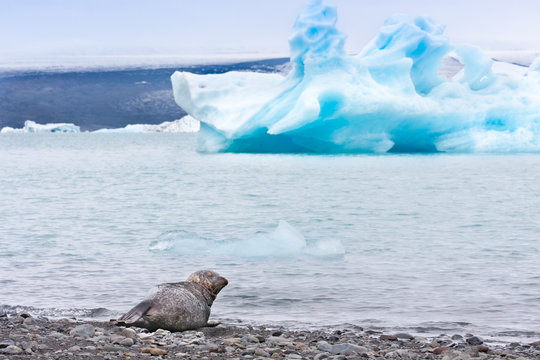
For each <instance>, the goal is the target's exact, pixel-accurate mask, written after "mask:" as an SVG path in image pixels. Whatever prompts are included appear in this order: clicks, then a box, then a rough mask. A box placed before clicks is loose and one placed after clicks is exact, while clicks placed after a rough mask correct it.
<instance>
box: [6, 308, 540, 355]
mask: <svg viewBox="0 0 540 360" xmlns="http://www.w3.org/2000/svg"><path fill="white" fill-rule="evenodd" d="M0 359H133V360H134V359H239V360H241V359H246V360H247V359H290V360H293V359H314V360H323V359H332V360H345V359H441V360H460V359H463V360H465V359H517V360H523V359H540V339H539V341H535V342H532V343H529V344H521V343H510V344H505V345H492V344H485V343H484V341H483V340H482V339H481V338H480V337H477V336H474V335H473V334H464V335H459V334H441V335H440V336H437V337H432V338H426V337H421V336H415V334H408V333H397V334H386V333H382V332H380V331H376V330H370V329H363V328H361V327H357V328H355V329H343V330H331V331H328V332H326V331H324V330H305V331H297V330H289V329H286V328H282V327H265V326H259V327H253V326H250V325H242V324H241V323H240V324H235V325H228V324H219V325H217V326H215V327H207V328H203V329H199V330H197V331H185V332H178V333H171V332H170V331H167V330H163V329H159V330H157V331H155V332H148V331H147V330H146V329H140V328H135V327H133V328H126V327H122V326H117V325H116V323H115V322H114V321H112V320H111V321H110V322H93V321H92V322H85V321H81V320H76V319H67V318H63V319H54V320H53V319H47V318H44V317H37V318H36V317H33V316H32V315H30V314H29V313H26V312H22V313H18V314H9V315H8V314H2V315H1V317H0Z"/></svg>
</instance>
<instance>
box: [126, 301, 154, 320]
mask: <svg viewBox="0 0 540 360" xmlns="http://www.w3.org/2000/svg"><path fill="white" fill-rule="evenodd" d="M151 308H152V300H143V301H141V302H140V303H139V305H137V306H135V307H134V308H133V309H131V310H129V311H128V312H127V313H125V314H124V315H122V317H121V318H120V319H118V321H119V322H123V323H126V324H128V325H129V324H134V323H136V322H137V321H139V320H141V319H142V317H143V316H144V315H146V313H147V312H148V310H150V309H151Z"/></svg>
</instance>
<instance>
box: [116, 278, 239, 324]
mask: <svg viewBox="0 0 540 360" xmlns="http://www.w3.org/2000/svg"><path fill="white" fill-rule="evenodd" d="M228 283H229V282H228V281H227V279H225V278H224V277H222V276H220V275H219V274H218V273H216V272H214V271H210V270H201V271H197V272H194V273H193V274H191V275H190V276H189V277H188V278H187V280H186V281H181V282H176V283H164V284H159V285H158V286H157V287H156V288H155V289H154V291H153V292H152V293H151V295H149V296H148V297H147V298H146V299H144V300H143V301H141V302H140V303H139V304H138V305H137V306H135V307H134V308H133V309H131V310H129V311H128V312H127V313H125V314H124V315H122V317H120V319H118V324H119V325H126V326H137V327H142V328H146V329H148V330H150V331H156V330H157V329H165V330H169V331H184V330H194V329H198V328H201V327H205V326H207V324H208V317H209V316H210V307H211V306H212V303H213V302H214V300H215V299H216V296H217V294H218V293H219V292H220V291H221V289H223V288H224V287H225V286H226V285H227V284H228Z"/></svg>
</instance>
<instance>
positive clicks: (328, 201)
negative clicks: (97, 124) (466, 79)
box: [0, 133, 540, 340]
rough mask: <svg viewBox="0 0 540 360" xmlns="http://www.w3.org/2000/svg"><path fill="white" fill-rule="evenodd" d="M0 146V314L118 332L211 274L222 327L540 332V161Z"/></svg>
mask: <svg viewBox="0 0 540 360" xmlns="http://www.w3.org/2000/svg"><path fill="white" fill-rule="evenodd" d="M195 148H196V135H195V134H96V133H94V134H91V133H80V134H2V135H1V136H0V169H1V171H0V287H1V289H2V290H1V292H0V306H1V309H0V311H2V310H3V311H15V310H17V309H21V308H24V309H28V310H30V311H31V312H32V311H33V312H35V313H40V314H44V315H48V316H77V317H95V318H99V319H108V318H111V317H115V316H117V315H118V314H119V313H121V312H123V311H126V310H128V309H129V308H130V307H131V306H132V305H134V304H136V303H137V302H138V301H139V300H140V299H141V298H142V297H143V296H144V295H145V294H146V293H147V292H148V291H149V290H150V289H151V287H152V286H153V285H155V284H157V283H160V282H165V281H179V280H183V279H185V278H186V277H187V276H188V275H189V274H190V273H191V272H193V271H194V270H197V269H201V268H209V269H214V270H216V271H218V272H219V273H221V274H222V275H224V276H225V277H227V278H228V279H229V286H227V287H226V288H225V289H224V290H223V291H222V293H221V294H220V295H219V296H218V299H217V301H216V302H215V304H214V307H213V313H212V318H214V319H220V320H224V321H226V322H227V321H231V322H232V321H237V320H241V321H242V322H244V323H245V322H247V323H255V324H261V323H265V324H276V325H279V324H287V325H288V326H297V327H323V328H327V327H332V326H337V327H340V326H354V325H358V326H362V327H365V328H375V329H377V328H391V329H404V330H406V331H409V332H411V333H415V334H428V333H434V334H439V333H448V334H452V333H461V334H464V333H466V332H472V333H475V334H477V335H481V336H484V337H487V338H495V339H499V340H515V339H525V338H535V339H537V338H538V336H539V334H540V328H539V324H540V307H539V306H538V304H539V303H540V182H539V181H538V174H540V155H538V154H505V155H497V154H487V155H483V154H444V153H438V154H431V155H397V154H384V155H333V156H320V155H301V154H294V155H277V154H226V153H217V154H201V153H197V152H196V151H195Z"/></svg>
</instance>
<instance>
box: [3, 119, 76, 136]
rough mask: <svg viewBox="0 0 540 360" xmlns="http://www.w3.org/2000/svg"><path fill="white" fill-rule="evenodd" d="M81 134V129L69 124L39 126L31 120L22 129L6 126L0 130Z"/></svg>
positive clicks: (7, 131)
mask: <svg viewBox="0 0 540 360" xmlns="http://www.w3.org/2000/svg"><path fill="white" fill-rule="evenodd" d="M78 132H81V128H80V127H78V126H77V125H75V124H68V123H56V124H55V123H52V124H38V123H36V122H34V121H31V120H26V121H25V122H24V127H23V128H21V129H14V128H12V127H9V126H6V127H4V128H2V130H0V133H2V134H6V133H78Z"/></svg>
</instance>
